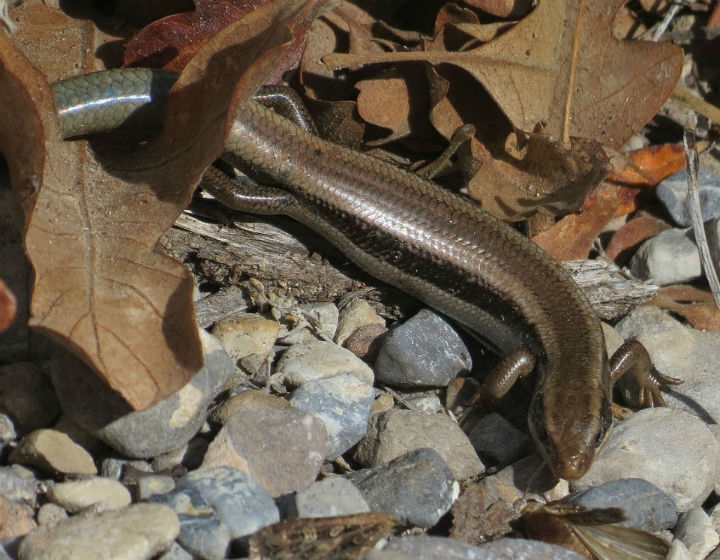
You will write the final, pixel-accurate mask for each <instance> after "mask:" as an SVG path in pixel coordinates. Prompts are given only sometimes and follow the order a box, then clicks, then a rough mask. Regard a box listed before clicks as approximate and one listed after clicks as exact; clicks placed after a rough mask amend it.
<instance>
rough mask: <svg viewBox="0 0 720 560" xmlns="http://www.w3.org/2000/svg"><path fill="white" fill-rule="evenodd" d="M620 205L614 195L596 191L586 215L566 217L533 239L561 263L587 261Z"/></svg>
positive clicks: (590, 197)
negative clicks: (599, 235) (594, 243)
mask: <svg viewBox="0 0 720 560" xmlns="http://www.w3.org/2000/svg"><path fill="white" fill-rule="evenodd" d="M619 206H620V201H619V200H618V198H617V196H615V194H614V193H612V192H610V193H608V192H607V191H605V190H603V189H600V190H596V191H594V192H593V193H592V194H591V195H590V196H589V197H588V200H587V202H586V203H585V208H586V209H585V210H584V211H583V212H579V213H576V214H570V215H568V216H565V217H564V218H563V219H561V220H560V221H559V222H558V223H556V224H555V225H554V226H553V227H551V228H550V229H548V230H546V231H544V232H542V233H540V234H538V235H536V236H534V237H533V238H532V240H533V241H534V242H535V243H536V244H537V245H539V246H540V247H542V248H543V249H545V251H547V252H548V253H549V254H550V255H551V256H552V257H553V258H555V259H557V260H559V261H572V260H576V259H585V258H587V256H588V254H589V253H590V249H592V245H593V242H594V241H595V238H596V237H597V236H598V234H599V233H600V232H601V231H602V229H603V227H604V226H605V224H606V223H607V222H608V221H609V220H610V219H611V218H612V217H613V216H614V215H615V213H616V211H617V209H618V207H619Z"/></svg>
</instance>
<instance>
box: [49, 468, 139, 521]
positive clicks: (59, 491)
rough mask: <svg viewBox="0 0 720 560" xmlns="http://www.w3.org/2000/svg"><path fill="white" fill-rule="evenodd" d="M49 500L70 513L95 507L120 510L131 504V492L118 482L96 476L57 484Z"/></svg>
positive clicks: (52, 489) (51, 489) (102, 509)
mask: <svg viewBox="0 0 720 560" xmlns="http://www.w3.org/2000/svg"><path fill="white" fill-rule="evenodd" d="M48 499H49V500H50V501H51V502H53V503H54V504H57V505H59V506H60V507H62V508H64V509H65V510H67V511H68V512H70V513H77V512H78V511H80V510H83V509H85V508H88V507H90V506H95V507H97V508H99V509H100V511H106V510H112V509H120V508H123V507H125V506H127V505H129V504H130V501H131V500H130V492H128V489H127V488H125V486H123V485H122V484H120V483H119V482H118V481H117V480H113V479H111V478H103V477H100V476H96V477H93V478H88V479H84V480H73V481H70V482H61V483H59V484H55V485H54V486H53V487H52V488H50V491H49V492H48Z"/></svg>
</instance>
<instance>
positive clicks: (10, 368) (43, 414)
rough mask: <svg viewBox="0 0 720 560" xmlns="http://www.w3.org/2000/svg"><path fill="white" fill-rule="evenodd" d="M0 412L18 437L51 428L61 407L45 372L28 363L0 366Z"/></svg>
mask: <svg viewBox="0 0 720 560" xmlns="http://www.w3.org/2000/svg"><path fill="white" fill-rule="evenodd" d="M0 412H2V413H4V414H7V415H8V416H9V417H10V418H11V419H12V421H13V423H14V425H15V430H17V432H18V434H20V435H24V434H27V433H29V432H32V431H34V430H39V429H40V428H47V427H48V426H50V425H51V424H52V422H53V420H55V418H57V416H59V414H60V403H59V402H58V399H57V395H55V390H54V389H53V386H52V383H50V378H49V377H48V376H47V374H46V373H45V371H44V370H43V369H42V368H40V367H39V366H37V365H35V364H33V363H30V362H18V363H14V364H8V365H4V366H0Z"/></svg>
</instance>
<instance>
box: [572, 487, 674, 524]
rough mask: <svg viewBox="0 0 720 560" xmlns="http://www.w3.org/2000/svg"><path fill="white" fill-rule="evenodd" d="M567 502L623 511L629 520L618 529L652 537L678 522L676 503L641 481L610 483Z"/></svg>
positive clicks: (589, 507) (590, 507)
mask: <svg viewBox="0 0 720 560" xmlns="http://www.w3.org/2000/svg"><path fill="white" fill-rule="evenodd" d="M567 501H569V502H570V503H572V504H576V505H579V506H583V507H585V508H588V509H593V508H607V507H619V508H621V509H622V510H623V512H624V513H625V517H626V518H627V519H626V521H623V522H622V523H618V525H622V526H624V527H632V528H634V529H641V530H643V531H650V532H651V533H656V532H658V531H662V530H663V529H669V528H670V527H672V526H673V525H675V523H676V522H677V518H678V516H677V512H676V511H675V502H674V501H673V499H672V498H671V497H670V496H668V495H667V494H666V493H665V492H663V491H662V490H660V488H658V487H657V486H655V485H654V484H651V483H650V482H648V481H647V480H643V479H641V478H625V479H622V480H613V481H612V482H606V483H605V484H601V485H600V486H596V487H595V488H590V489H588V490H585V491H584V492H580V493H578V494H574V495H572V496H569V497H568V498H567Z"/></svg>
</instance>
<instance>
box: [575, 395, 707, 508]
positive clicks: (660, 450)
mask: <svg viewBox="0 0 720 560" xmlns="http://www.w3.org/2000/svg"><path fill="white" fill-rule="evenodd" d="M688 469H691V470H692V473H693V476H687V472H688ZM718 476H720V444H718V441H717V440H716V439H715V437H714V436H713V435H712V433H711V432H710V430H709V429H708V428H707V426H706V425H705V424H704V423H703V422H702V421H701V420H700V419H699V418H697V416H693V415H691V414H688V413H686V412H681V411H679V410H672V409H668V408H648V409H645V410H640V411H639V412H636V413H635V414H633V415H632V416H630V418H628V419H627V420H625V421H624V422H621V423H618V425H616V426H615V427H614V428H613V430H612V432H610V436H609V437H608V440H607V442H606V443H605V445H604V447H603V448H602V449H601V450H600V451H599V452H598V454H597V456H596V458H595V461H594V462H593V464H592V465H591V466H590V468H589V469H588V471H587V472H586V473H585V475H583V476H582V477H581V478H579V479H578V480H576V481H574V482H573V483H572V486H573V488H574V489H575V490H586V489H587V488H590V487H592V486H597V485H599V484H602V483H604V482H609V481H612V480H618V479H621V478H643V479H645V480H647V481H648V482H651V483H652V484H654V485H655V486H657V487H658V488H660V489H661V490H663V491H664V492H666V493H667V494H668V495H669V496H671V497H672V498H673V500H674V501H675V504H676V505H677V509H678V511H680V512H685V511H689V510H691V509H693V508H696V507H698V506H699V505H701V504H702V503H703V502H704V501H705V499H706V498H707V497H708V495H709V494H710V492H712V489H713V486H714V485H715V482H716V481H717V479H718Z"/></svg>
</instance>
